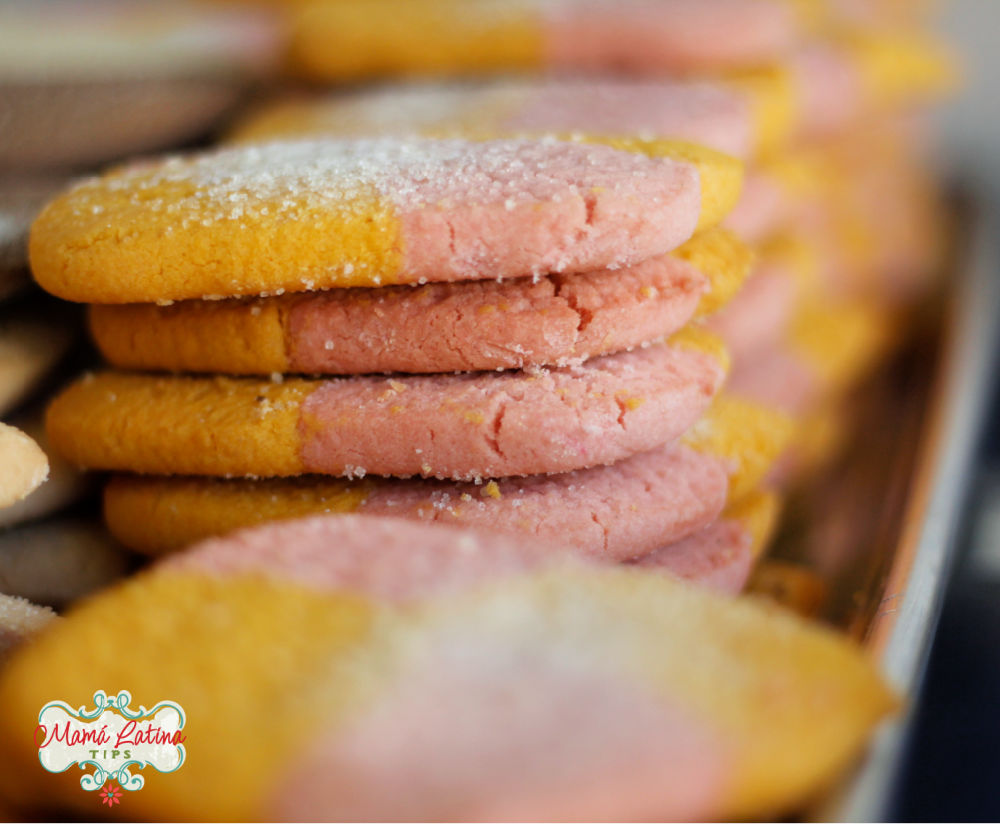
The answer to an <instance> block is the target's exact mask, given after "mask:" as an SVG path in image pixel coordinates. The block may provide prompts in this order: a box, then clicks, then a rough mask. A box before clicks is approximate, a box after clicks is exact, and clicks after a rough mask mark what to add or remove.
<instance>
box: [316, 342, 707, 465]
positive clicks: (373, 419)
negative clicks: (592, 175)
mask: <svg viewBox="0 0 1000 824" xmlns="http://www.w3.org/2000/svg"><path fill="white" fill-rule="evenodd" d="M724 377H725V367H724V366H723V365H722V364H721V363H719V361H718V360H716V359H715V358H714V357H712V356H711V355H709V354H707V353H705V352H702V351H700V350H697V349H692V348H688V347H687V346H685V345H671V344H669V343H668V344H663V343H658V344H653V345H651V346H648V347H646V348H641V349H636V350H634V351H632V352H624V353H620V354H617V355H608V356H606V357H603V358H595V359H593V360H590V361H587V362H586V363H585V364H583V365H582V366H578V367H567V368H565V369H558V370H537V371H522V372H496V373H494V372H489V373H467V374H461V375H428V376H407V377H405V378H401V379H399V380H396V379H392V378H390V379H383V378H362V377H357V378H341V379H335V380H328V381H322V382H318V383H317V388H316V389H314V390H313V391H312V392H311V393H310V394H309V396H308V397H307V398H306V399H305V400H304V401H303V403H302V409H301V412H300V419H299V421H300V423H299V431H300V434H301V436H302V446H301V457H302V463H303V467H304V469H305V471H306V472H317V473H322V474H330V475H348V476H351V475H354V476H364V475H366V474H373V475H396V476H404V477H405V476H409V475H423V476H425V477H438V478H453V479H458V480H472V479H475V478H483V477H487V478H489V477H493V478H496V477H506V476H512V475H533V474H538V473H548V472H561V471H568V470H573V469H581V468H584V467H588V466H597V465H601V464H610V463H613V462H615V461H618V460H621V459H622V458H625V457H628V456H629V455H633V454H636V453H638V452H643V451H646V450H649V449H653V448H655V447H657V446H660V445H662V444H664V443H666V442H668V441H670V440H673V439H674V438H677V437H679V436H680V435H681V434H683V433H684V432H685V431H686V430H687V429H688V428H689V427H690V426H691V425H692V424H694V422H695V421H697V420H698V418H700V417H701V415H702V414H703V413H704V412H705V411H706V409H707V408H708V406H709V404H710V402H711V400H712V397H713V396H714V395H715V393H716V392H717V390H718V389H719V387H720V386H721V384H722V381H723V379H724Z"/></svg>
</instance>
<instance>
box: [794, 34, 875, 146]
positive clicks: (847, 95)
mask: <svg viewBox="0 0 1000 824" xmlns="http://www.w3.org/2000/svg"><path fill="white" fill-rule="evenodd" d="M789 66H790V68H791V73H792V78H793V80H794V82H795V87H796V90H797V98H798V101H799V106H800V123H801V126H800V130H801V135H800V136H801V137H804V138H808V139H817V138H824V137H831V136H833V135H835V134H837V133H838V132H841V131H843V130H844V129H846V128H848V127H849V126H851V125H852V124H854V123H855V122H856V121H857V120H858V118H859V117H860V116H861V113H862V109H863V107H864V105H865V101H866V97H865V91H864V86H863V82H862V78H861V76H860V75H859V74H858V71H857V69H856V68H855V66H854V65H853V64H852V62H851V61H850V60H848V59H847V57H846V55H845V54H844V53H843V51H841V50H838V49H837V48H836V47H835V46H832V45H827V44H824V43H821V42H818V41H817V42H813V43H810V44H809V45H808V46H806V47H804V48H803V49H801V50H800V51H798V52H797V53H796V54H795V55H793V56H791V57H790V58H789Z"/></svg>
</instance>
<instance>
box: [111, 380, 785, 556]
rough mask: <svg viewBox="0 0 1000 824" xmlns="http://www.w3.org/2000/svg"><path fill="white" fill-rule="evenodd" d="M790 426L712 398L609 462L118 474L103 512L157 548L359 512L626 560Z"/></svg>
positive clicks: (753, 474)
mask: <svg viewBox="0 0 1000 824" xmlns="http://www.w3.org/2000/svg"><path fill="white" fill-rule="evenodd" d="M793 433H794V425H793V422H792V420H791V419H790V418H788V417H787V416H785V415H783V414H781V413H779V412H776V411H774V410H769V409H766V408H764V407H761V406H759V405H757V404H754V403H752V402H748V401H745V400H736V399H732V398H720V399H718V400H717V401H716V403H715V404H714V405H713V407H712V409H711V410H710V412H709V414H708V415H707V416H706V417H705V419H703V420H702V421H701V422H699V424H698V425H697V426H696V427H694V429H693V430H692V431H691V432H689V433H688V434H687V435H685V437H684V438H683V440H682V442H681V443H679V444H672V445H667V446H663V447H660V448H659V449H656V450H653V451H650V452H645V453H641V454H638V455H636V456H634V457H632V458H627V459H625V460H622V461H618V462H617V463H615V464H612V465H611V466H602V467H596V468H593V469H586V470H580V471H577V472H567V473H561V474H557V475H535V476H530V477H527V478H509V479H506V480H500V481H487V482H484V483H481V484H476V483H454V482H442V481H436V482H433V481H426V480H389V479H383V478H375V477H366V478H365V479H363V480H360V481H359V480H354V481H346V480H343V479H335V478H323V477H319V476H307V477H302V478H289V479H273V480H252V479H251V480H235V479H233V480H229V479H221V478H205V477H173V478H167V477H150V476H145V477H144V476H132V475H121V476H117V477H115V478H113V479H112V481H111V482H110V484H109V485H108V486H107V488H106V489H105V495H104V515H105V519H106V520H107V523H108V526H109V528H110V529H111V531H112V533H114V535H115V536H116V537H117V538H118V539H119V540H120V541H121V542H122V543H123V544H125V545H126V546H128V547H130V548H132V549H135V550H138V551H140V552H143V553H147V554H154V555H155V554H162V553H165V552H172V551H176V550H178V549H180V548H182V547H184V546H186V545H188V544H191V543H194V542H195V541H199V540H201V539H203V538H206V537H210V536H214V535H223V534H225V533H227V532H229V531H232V530H234V529H238V528H241V527H245V526H252V525H255V524H260V523H266V522H269V521H276V520H289V519H293V518H299V517H303V516H306V515H317V514H324V513H345V512H346V513H350V512H358V513H362V514H371V515H383V516H389V517H398V518H407V519H411V520H420V521H439V522H443V523H446V524H454V525H459V526H466V527H469V528H473V529H478V530H482V531H486V532H504V533H511V534H513V535H522V536H523V535H529V536H531V535H533V536H536V537H537V538H539V539H540V540H543V541H547V542H549V543H551V544H554V545H556V544H558V545H566V546H569V547H572V548H574V549H575V550H576V551H577V552H578V553H579V554H581V555H583V556H586V557H600V558H610V559H613V560H628V559H631V558H637V557H641V556H643V555H646V554H648V553H650V552H652V551H654V550H657V549H659V548H661V547H663V546H665V545H667V544H670V543H674V542H676V541H679V540H681V539H682V538H684V537H686V536H688V535H691V534H692V533H694V532H697V531H698V530H699V529H702V528H704V527H705V526H708V525H709V524H710V523H712V522H713V521H714V520H715V519H716V518H717V517H718V515H719V513H720V512H721V511H722V510H723V508H724V507H725V506H726V504H727V502H732V503H735V502H737V501H739V500H741V499H743V498H744V497H745V496H747V495H749V494H751V493H752V492H753V491H754V490H755V489H757V488H758V487H759V486H760V484H761V482H762V481H763V479H764V477H765V476H766V475H767V473H768V472H769V471H770V469H771V466H772V464H773V463H774V461H775V460H776V459H777V457H778V456H779V455H781V454H782V453H784V451H785V450H786V448H787V445H788V443H789V441H790V439H791V437H792V435H793Z"/></svg>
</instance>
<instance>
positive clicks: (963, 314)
mask: <svg viewBox="0 0 1000 824" xmlns="http://www.w3.org/2000/svg"><path fill="white" fill-rule="evenodd" d="M956 214H957V215H958V219H957V220H956V233H955V242H954V248H953V252H952V254H951V255H950V264H949V266H948V271H947V272H946V273H945V278H943V282H942V292H941V294H940V295H939V296H938V298H937V299H935V300H932V301H929V302H928V306H926V307H925V308H924V311H923V313H922V315H921V317H920V318H919V319H918V322H917V324H918V329H919V330H920V331H919V333H918V334H916V335H915V336H914V338H913V340H912V341H911V343H910V344H909V345H907V346H906V347H905V348H904V349H903V351H901V352H899V353H898V355H897V356H896V357H894V358H893V359H891V361H890V362H889V363H887V364H886V366H885V367H884V368H882V369H880V370H879V372H878V374H876V375H874V376H872V379H870V380H869V381H867V382H866V383H865V385H864V386H862V387H860V388H859V390H858V392H857V394H856V395H855V396H854V398H853V399H852V402H851V404H850V405H849V407H848V408H850V409H852V410H853V414H855V415H856V416H857V417H856V420H855V424H856V426H855V427H854V431H855V433H857V434H856V435H855V441H854V442H853V443H850V444H848V445H847V448H846V449H845V450H844V453H843V457H842V458H841V459H840V460H839V461H838V462H837V464H836V465H834V466H833V467H831V468H830V470H829V471H824V472H823V473H822V476H821V478H820V479H819V480H818V481H817V482H816V483H814V484H812V485H811V488H807V489H804V490H803V491H802V493H801V494H800V495H798V496H797V500H794V501H792V502H791V505H790V510H789V517H788V518H786V521H785V524H784V525H783V527H782V531H781V534H780V535H779V536H778V539H777V541H776V544H775V548H774V552H773V556H772V557H773V559H774V560H773V561H772V563H776V564H778V565H781V564H787V565H789V567H790V568H791V569H797V570H800V571H802V573H803V574H804V575H805V576H807V580H810V579H811V581H812V582H813V584H814V586H813V590H812V592H813V597H812V600H811V601H810V600H809V599H806V602H807V603H806V604H805V606H806V607H807V608H808V611H810V612H811V614H812V615H814V616H815V617H817V618H819V619H820V620H822V621H825V622H827V623H830V624H832V625H834V626H836V627H838V628H840V629H842V630H844V631H846V632H848V633H849V634H850V635H852V636H853V637H855V638H856V639H857V640H858V641H859V642H861V643H862V644H863V645H864V647H865V648H866V649H867V650H868V651H869V652H870V653H871V654H872V655H873V656H874V657H875V658H876V659H877V660H878V661H879V662H880V664H881V666H882V669H883V671H884V672H885V674H886V676H887V677H888V679H889V680H890V682H891V683H893V684H894V685H895V687H896V688H897V690H898V691H899V693H900V694H901V695H902V696H904V698H905V699H906V706H905V708H904V711H903V712H902V713H901V714H900V716H899V717H898V718H897V719H895V720H894V721H893V722H891V723H889V724H887V725H885V727H884V728H883V729H882V730H881V731H880V732H879V734H878V735H877V736H876V738H875V740H874V741H873V742H872V745H871V747H870V748H869V750H868V753H867V755H866V757H865V759H864V762H863V763H862V764H861V765H859V768H858V769H857V770H856V771H855V773H854V774H853V775H851V776H850V777H849V778H848V779H847V780H846V781H845V782H844V783H843V784H842V785H840V786H839V787H837V788H836V789H835V790H834V791H832V792H830V793H828V794H827V796H826V797H824V798H823V799H822V800H820V801H819V802H818V803H816V804H815V805H814V806H813V807H812V808H811V809H809V810H807V811H806V813H805V817H806V818H808V819H811V820H839V821H879V820H886V819H887V818H888V817H889V816H890V815H891V814H892V813H891V804H892V800H893V798H894V795H895V791H896V787H897V782H898V780H899V776H900V772H901V768H902V766H903V758H904V755H905V750H906V743H907V740H908V737H909V735H910V734H911V728H912V722H913V718H914V711H915V708H916V703H917V696H918V695H919V690H920V685H921V681H922V677H923V672H924V669H925V665H926V660H927V657H928V653H929V650H930V643H931V640H932V638H933V635H934V630H935V628H936V625H937V620H938V616H939V613H940V609H941V603H942V600H943V597H944V592H945V589H946V585H947V582H948V578H949V575H950V571H951V567H952V562H953V559H954V556H955V554H956V551H955V550H956V539H957V532H958V527H959V524H960V521H961V519H962V516H963V510H964V507H965V504H966V502H967V498H968V493H969V490H970V485H971V479H972V475H973V473H972V466H973V461H974V458H975V456H974V451H975V447H976V444H977V442H978V440H979V435H980V432H981V429H982V425H983V423H984V419H985V414H986V409H987V405H988V403H989V400H990V390H991V386H992V381H993V376H994V366H995V364H996V352H997V343H998V342H1000V341H998V336H997V330H998V328H1000V324H998V323H997V316H998V312H1000V220H998V218H1000V215H998V213H997V211H996V209H995V207H994V206H993V204H992V203H990V201H989V199H988V198H987V197H985V196H983V195H981V194H976V193H964V194H961V195H959V196H958V197H957V198H956ZM800 605H801V604H800Z"/></svg>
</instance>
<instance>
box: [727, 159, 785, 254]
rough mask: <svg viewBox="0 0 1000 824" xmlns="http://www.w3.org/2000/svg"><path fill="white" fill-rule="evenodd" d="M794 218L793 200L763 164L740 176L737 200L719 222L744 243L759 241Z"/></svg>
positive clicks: (768, 236) (762, 241)
mask: <svg viewBox="0 0 1000 824" xmlns="http://www.w3.org/2000/svg"><path fill="white" fill-rule="evenodd" d="M793 220H794V200H793V199H792V198H791V197H790V196H789V193H788V192H787V191H786V190H785V188H784V187H783V186H782V185H781V181H780V180H778V179H776V178H775V177H774V176H773V175H770V174H769V173H768V169H767V167H766V166H762V165H755V166H752V167H750V168H749V169H748V170H747V173H746V175H745V177H744V179H743V189H742V191H741V193H740V199H739V201H738V202H737V203H736V205H735V206H734V207H733V210H732V211H731V212H730V213H729V214H728V215H727V216H726V219H725V220H724V221H723V222H722V225H723V226H724V227H725V228H727V229H729V230H731V231H733V232H735V233H736V235H737V236H739V237H740V238H741V239H742V240H744V241H746V242H747V243H753V244H760V243H764V242H765V241H767V240H768V239H769V238H771V237H772V236H773V235H775V234H776V233H778V232H780V231H782V230H783V229H785V228H786V227H787V226H788V225H789V224H790V223H792V222H793Z"/></svg>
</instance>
